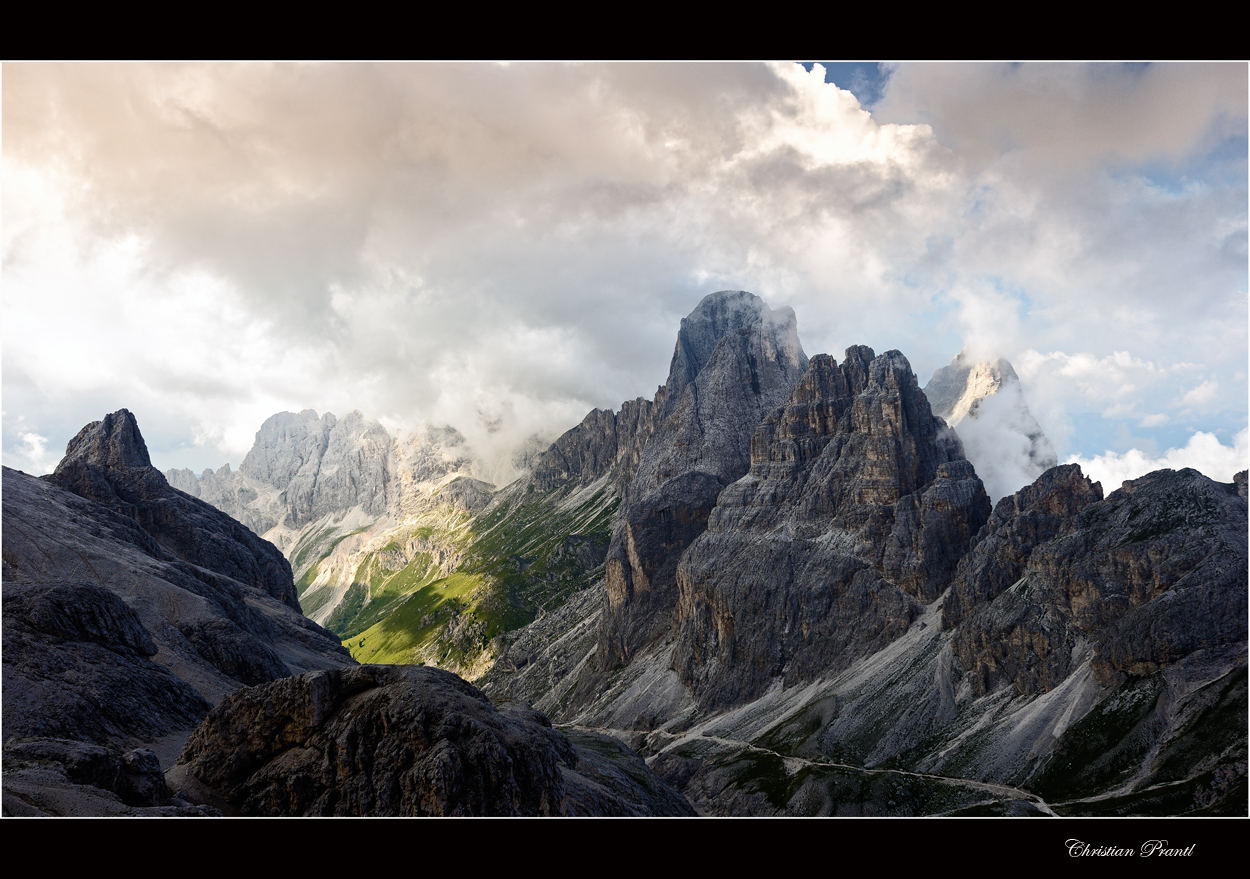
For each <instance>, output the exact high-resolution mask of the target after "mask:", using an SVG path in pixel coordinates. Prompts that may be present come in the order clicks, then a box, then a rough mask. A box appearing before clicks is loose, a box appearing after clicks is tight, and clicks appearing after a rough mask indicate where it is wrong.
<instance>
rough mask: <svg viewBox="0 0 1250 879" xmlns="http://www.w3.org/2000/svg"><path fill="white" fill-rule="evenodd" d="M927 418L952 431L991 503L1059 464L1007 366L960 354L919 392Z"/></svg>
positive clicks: (997, 361) (1021, 389)
mask: <svg viewBox="0 0 1250 879" xmlns="http://www.w3.org/2000/svg"><path fill="white" fill-rule="evenodd" d="M924 392H925V396H926V397H928V399H929V405H930V406H931V407H932V408H933V414H934V415H936V416H938V417H939V418H941V419H944V420H945V421H946V423H947V424H948V425H949V426H951V427H953V428H955V429H956V431H957V432H958V433H959V438H960V439H961V440H962V441H963V444H964V452H965V453H966V454H967V456H968V460H970V461H972V463H973V465H974V466H975V467H976V468H977V475H978V476H980V477H981V479H982V480H983V481H984V483H985V489H986V491H987V492H988V493H989V495H990V497H991V498H992V499H994V500H997V499H998V498H1000V497H1004V496H1006V495H1009V494H1011V493H1013V492H1015V491H1016V490H1017V489H1019V488H1021V487H1022V486H1025V485H1028V484H1029V483H1030V482H1032V481H1033V480H1034V479H1036V478H1037V477H1038V476H1040V475H1041V474H1042V473H1043V472H1045V471H1046V470H1048V469H1050V468H1051V467H1054V466H1055V465H1056V464H1058V463H1059V461H1058V458H1056V456H1055V450H1054V448H1053V447H1052V446H1051V444H1050V440H1048V439H1047V438H1046V434H1045V433H1043V431H1042V428H1041V426H1040V425H1039V424H1038V423H1037V420H1036V419H1034V418H1033V416H1032V415H1031V414H1030V413H1029V407H1028V404H1027V403H1026V402H1025V400H1024V389H1023V387H1022V386H1021V384H1020V379H1019V377H1018V376H1017V375H1016V371H1015V370H1014V369H1013V368H1012V366H1011V364H1010V363H1009V362H1007V361H1006V360H1004V359H1003V358H1001V357H999V358H997V359H996V360H993V361H985V362H980V363H974V362H973V361H972V360H971V359H970V358H968V357H967V356H966V354H965V353H964V352H961V353H960V354H959V356H958V357H956V358H955V359H954V360H952V361H951V363H950V365H949V366H944V367H942V368H941V369H939V370H938V371H937V372H935V373H934V374H933V378H931V379H930V380H929V384H927V385H926V386H925V389H924Z"/></svg>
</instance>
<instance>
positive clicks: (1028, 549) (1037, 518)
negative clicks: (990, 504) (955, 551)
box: [942, 464, 1102, 629]
mask: <svg viewBox="0 0 1250 879" xmlns="http://www.w3.org/2000/svg"><path fill="white" fill-rule="evenodd" d="M1101 500H1102V485H1101V484H1100V483H1097V482H1090V481H1089V479H1088V478H1086V477H1085V476H1084V475H1082V473H1081V468H1080V467H1079V466H1078V465H1076V464H1065V465H1063V466H1062V467H1053V468H1051V469H1050V470H1047V471H1046V472H1045V473H1043V474H1042V475H1041V476H1039V477H1038V478H1037V481H1036V482H1034V483H1033V484H1032V485H1027V486H1025V487H1024V488H1022V489H1020V490H1019V491H1018V492H1016V493H1015V494H1013V495H1011V496H1009V497H1005V498H1003V499H1002V500H1000V501H999V502H998V503H997V504H996V505H995V507H994V512H993V513H992V514H991V515H990V519H989V521H988V522H987V523H986V524H985V528H984V529H983V530H982V531H981V532H980V533H979V534H978V535H977V537H976V539H975V540H974V541H973V544H972V547H971V549H970V551H969V552H968V554H967V555H966V556H964V557H963V559H961V560H960V562H959V568H958V570H957V571H956V573H955V578H954V582H953V583H952V587H951V593H950V595H949V596H947V599H946V602H945V604H944V606H943V608H942V624H943V626H944V627H945V628H948V629H949V628H952V627H954V626H955V625H957V624H958V623H959V621H960V620H962V619H963V618H964V616H965V615H966V614H967V612H968V611H969V610H971V609H972V608H974V607H976V606H977V605H980V604H986V603H988V602H990V601H993V600H994V599H995V598H997V597H998V596H999V595H1001V594H1002V593H1003V592H1004V591H1006V590H1007V589H1008V587H1010V586H1012V585H1013V584H1014V583H1015V582H1016V581H1017V580H1019V579H1020V576H1021V575H1022V574H1023V573H1024V569H1025V567H1026V566H1027V565H1028V562H1029V558H1030V557H1031V556H1032V554H1033V550H1034V549H1036V548H1037V547H1038V546H1041V545H1042V544H1043V543H1046V542H1048V541H1050V540H1053V539H1054V538H1056V537H1058V536H1060V535H1061V534H1065V533H1067V532H1068V531H1069V530H1070V529H1071V528H1072V526H1073V525H1074V524H1075V520H1076V516H1077V514H1078V513H1080V512H1081V511H1082V510H1084V509H1085V508H1086V507H1088V506H1089V505H1090V504H1094V503H1097V502H1099V501H1101Z"/></svg>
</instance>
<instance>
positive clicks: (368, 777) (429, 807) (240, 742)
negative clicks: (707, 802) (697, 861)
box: [170, 666, 694, 816]
mask: <svg viewBox="0 0 1250 879" xmlns="http://www.w3.org/2000/svg"><path fill="white" fill-rule="evenodd" d="M596 746H597V742H596V741H594V740H593V739H592V738H584V739H583V740H582V749H583V751H587V752H589V753H587V754H586V756H585V757H583V756H581V755H579V752H578V749H577V748H575V747H574V745H573V744H572V743H571V742H570V741H569V739H568V738H567V737H565V736H564V735H563V734H562V733H560V732H558V731H556V730H554V729H552V728H551V724H550V723H549V722H548V721H547V719H546V718H545V717H544V716H543V715H541V714H539V713H538V712H536V711H533V710H532V709H529V708H527V707H525V706H522V705H507V706H504V709H503V710H502V711H501V710H497V709H496V708H495V707H494V706H492V705H491V703H490V702H489V701H488V700H487V699H486V697H485V696H483V695H482V694H481V693H480V692H479V691H478V690H477V689H476V688H474V687H472V686H470V685H469V684H468V683H466V682H465V681H463V680H461V679H460V678H458V677H456V676H455V675H453V674H451V673H449V672H445V671H440V670H438V669H432V668H423V667H419V666H361V667H358V668H351V669H344V670H342V671H323V672H311V673H308V674H304V675H300V676H298V677H293V678H288V679H286V680H283V681H278V682H276V683H273V684H268V685H266V686H264V687H257V688H253V689H248V690H241V691H239V692H238V693H235V694H233V695H232V696H229V697H227V698H226V700H225V701H224V702H223V703H222V704H221V705H220V706H218V707H217V708H216V709H214V711H213V712H212V713H211V714H210V715H209V717H208V719H207V720H206V721H205V722H204V723H203V724H202V725H201V726H200V727H199V729H197V730H196V732H195V735H194V736H192V738H191V739H190V740H189V741H188V742H187V745H186V748H185V749H184V750H183V753H182V756H181V758H180V760H179V764H178V766H177V767H175V769H174V770H173V772H171V774H170V775H171V779H173V780H175V781H176V782H177V783H179V784H181V785H183V786H184V787H186V788H187V789H188V790H189V791H192V792H193V793H192V794H191V795H192V796H194V797H195V798H197V799H203V800H207V801H209V802H212V803H214V804H220V806H221V807H222V809H223V810H224V811H226V812H227V813H232V814H244V815H409V816H419V815H462V816H469V815H478V816H483V815H495V816H508V815H612V814H617V815H655V814H667V815H692V814H694V812H693V810H692V809H691V808H690V806H689V804H687V803H686V802H685V800H683V799H682V798H681V796H680V795H679V794H677V793H676V792H675V791H673V790H672V789H671V788H669V787H668V786H667V785H665V784H664V783H663V782H661V781H660V780H659V779H658V778H656V777H655V776H654V775H653V774H652V773H651V772H650V771H649V770H647V769H646V766H645V764H643V763H642V761H641V760H638V758H637V756H636V755H632V754H630V753H629V752H627V751H626V749H624V748H623V747H621V746H620V745H619V744H615V743H614V744H613V746H612V747H613V748H614V749H615V751H616V752H617V753H614V754H612V755H611V756H612V757H615V759H606V760H605V759H604V758H603V756H602V755H599V756H598V758H597V759H596V756H595V754H594V752H595V751H596V750H598V751H602V750H603V748H602V747H601V746H599V747H596ZM631 760H632V761H633V762H632V765H631V764H630V762H629V761H631ZM622 765H624V766H628V767H629V768H630V769H632V770H633V772H634V773H635V774H636V777H635V778H631V777H630V774H629V772H627V771H623V770H622V769H620V768H616V767H619V766H622ZM579 770H580V772H579Z"/></svg>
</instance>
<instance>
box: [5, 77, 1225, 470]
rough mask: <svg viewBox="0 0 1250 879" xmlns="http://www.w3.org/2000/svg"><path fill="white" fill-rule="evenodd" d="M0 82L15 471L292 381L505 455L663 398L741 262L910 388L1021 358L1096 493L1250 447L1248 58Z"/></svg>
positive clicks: (229, 454)
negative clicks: (680, 348)
mask: <svg viewBox="0 0 1250 879" xmlns="http://www.w3.org/2000/svg"><path fill="white" fill-rule="evenodd" d="M0 75H2V79H3V120H2V121H3V150H4V151H3V179H2V186H3V190H2V193H0V195H2V198H3V246H4V255H3V349H4V350H3V458H4V463H5V464H6V465H7V466H10V467H17V468H20V469H22V470H25V471H27V472H30V473H35V474H41V473H46V472H49V471H50V470H51V469H52V468H53V467H55V466H56V463H57V461H58V460H59V459H60V457H61V455H62V453H63V451H64V448H65V444H66V442H67V441H68V440H69V439H70V438H71V437H72V436H73V435H74V434H75V433H76V432H77V431H78V430H79V429H80V428H81V427H82V426H83V425H84V424H86V423H88V422H90V421H94V420H98V419H99V418H101V417H102V416H103V415H104V414H105V413H107V412H111V411H115V410H116V409H119V408H122V407H125V408H128V409H130V410H131V411H133V412H134V413H135V415H136V417H137V418H138V421H139V424H140V427H141V428H142V430H143V432H144V436H145V437H146V439H147V441H148V445H149V449H150V451H151V453H152V458H153V462H154V463H155V464H156V465H157V466H158V467H160V468H161V469H165V468H169V467H191V468H193V469H195V470H196V471H197V472H198V471H200V470H202V469H204V468H206V467H212V468H217V467H220V466H221V465H222V464H224V463H227V462H229V463H231V464H232V465H233V466H235V467H237V466H238V464H239V462H240V461H241V460H242V458H243V455H244V454H245V453H246V452H247V450H248V449H249V448H250V446H251V444H252V440H253V435H254V434H255V432H256V430H257V429H258V428H259V427H260V425H261V423H262V422H263V421H264V420H265V419H266V418H267V417H268V416H270V415H272V414H274V413H275V412H279V411H283V410H290V411H299V410H302V409H315V410H317V411H318V412H325V411H332V412H334V413H336V414H338V415H343V414H345V413H347V412H348V411H350V410H353V409H359V410H360V411H361V412H362V413H363V414H364V415H365V416H366V417H367V418H376V419H378V420H380V421H381V422H382V423H383V424H385V425H386V426H387V427H388V428H389V429H391V430H392V431H400V432H401V433H404V432H407V431H411V430H414V429H416V428H417V427H419V426H420V425H421V424H424V423H437V424H444V423H449V424H452V425H454V426H456V427H457V428H459V429H460V430H461V431H462V432H463V433H464V434H465V436H466V437H467V438H468V440H469V442H470V444H471V445H472V446H473V448H474V449H475V450H476V451H477V453H478V454H479V455H481V456H482V457H483V458H484V459H488V460H498V461H501V462H506V460H507V456H508V451H509V450H510V449H511V448H512V447H514V446H515V445H517V444H518V443H520V442H521V441H523V440H524V439H525V438H526V437H529V436H531V435H534V434H539V435H540V436H543V437H545V438H548V439H554V438H555V437H556V436H557V435H559V433H561V432H562V431H564V430H566V429H568V428H569V427H571V426H573V425H574V424H576V423H577V422H579V421H580V420H581V418H582V416H583V415H585V413H586V412H587V411H588V410H589V409H590V408H592V407H596V406H599V407H617V406H619V405H620V403H621V402H622V401H623V400H626V399H632V398H634V397H638V396H646V397H650V396H651V395H652V394H653V393H654V392H655V389H656V386H657V385H658V384H659V383H660V382H662V381H663V379H664V377H665V375H666V374H667V369H668V362H669V358H670V356H671V354H672V347H673V342H674V339H675V337H676V332H677V327H678V323H679V321H680V319H681V318H682V317H683V316H684V315H686V314H687V313H688V312H689V311H690V310H691V309H692V308H694V306H695V305H696V304H697V303H698V302H699V300H700V299H701V298H702V297H703V296H704V295H706V294H708V293H711V292H714V291H717V290H724V289H744V290H749V291H751V292H753V293H756V294H758V295H759V296H761V297H763V299H764V300H765V301H766V302H768V304H769V305H770V306H772V307H774V308H776V307H778V306H781V305H789V306H791V307H793V309H794V310H795V312H796V314H797V315H798V327H799V335H800V338H801V339H802V342H803V346H804V349H805V350H806V351H807V353H808V354H809V355H810V354H816V353H821V352H829V353H831V354H833V355H834V356H835V357H837V358H839V360H840V359H841V357H842V352H843V350H844V349H845V348H846V347H848V346H850V345H853V344H866V345H870V346H872V347H873V348H875V349H876V350H877V351H878V352H882V351H885V350H888V349H891V348H897V349H899V350H901V351H902V352H903V353H904V354H905V355H906V356H907V357H908V359H909V360H910V361H911V364H912V367H913V369H914V370H915V371H916V373H917V375H918V376H919V378H920V381H921V383H922V384H923V383H925V382H927V381H928V379H929V377H930V376H931V375H932V374H933V372H934V370H935V369H937V368H939V367H941V366H944V365H945V364H947V363H949V362H950V360H951V358H952V357H954V356H955V355H956V354H957V353H959V351H960V350H961V349H964V348H967V349H968V350H969V351H970V352H971V353H973V354H977V355H978V356H980V355H985V356H991V355H1001V356H1004V357H1006V358H1008V359H1009V360H1010V361H1011V362H1012V363H1013V364H1014V366H1015V368H1016V371H1017V372H1018V373H1019V375H1020V377H1021V380H1022V382H1023V385H1024V389H1025V394H1026V398H1027V400H1028V403H1029V406H1030V409H1031V410H1032V411H1033V414H1034V415H1035V416H1036V418H1037V420H1038V421H1039V422H1040V424H1041V425H1042V427H1043V428H1044V430H1045V431H1046V433H1047V434H1048V435H1049V437H1050V438H1051V440H1052V441H1053V443H1054V445H1055V448H1056V450H1057V451H1058V453H1059V459H1060V461H1078V462H1079V463H1081V464H1082V466H1083V467H1085V468H1086V472H1088V473H1090V474H1091V475H1093V476H1094V478H1098V479H1102V480H1103V482H1104V487H1105V488H1106V489H1107V490H1110V489H1111V488H1114V487H1116V486H1118V484H1119V481H1120V480H1122V479H1124V478H1130V477H1133V476H1137V475H1141V474H1143V473H1145V472H1148V471H1149V470H1151V469H1155V468H1157V467H1160V466H1168V467H1183V466H1192V467H1196V468H1198V469H1200V470H1202V471H1203V472H1204V473H1206V474H1207V475H1209V476H1212V477H1213V478H1216V479H1220V480H1223V481H1228V480H1230V479H1231V478H1232V474H1233V473H1234V472H1236V471H1237V470H1241V469H1244V468H1246V466H1247V462H1248V459H1250V451H1248V449H1247V394H1248V389H1247V323H1248V314H1247V186H1246V182H1247V76H1248V69H1247V65H1246V64H1244V63H1229V64H1214V63H1201V64H1180V63H1161V64H1132V65H1122V64H982V63H976V64H882V65H863V64H860V65H853V66H848V65H841V64H837V65H832V64H831V65H829V66H828V67H826V66H824V65H820V64H815V65H812V64H808V65H799V64H794V63H789V62H785V63H774V64H737V63H731V64H703V63H695V64H650V63H636V64H609V65H601V64H534V63H514V64H485V63H483V64H432V63H429V64H19V63H9V64H5V65H4V66H3V69H2V71H0ZM499 466H500V469H499V472H498V475H499V477H501V478H506V477H507V476H508V475H509V474H508V468H507V465H506V463H502V464H500V465H499ZM1108 483H1110V484H1108Z"/></svg>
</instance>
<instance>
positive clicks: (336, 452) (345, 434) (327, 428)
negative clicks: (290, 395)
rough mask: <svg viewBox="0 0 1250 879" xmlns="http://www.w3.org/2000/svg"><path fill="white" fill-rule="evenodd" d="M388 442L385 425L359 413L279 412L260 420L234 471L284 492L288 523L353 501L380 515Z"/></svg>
mask: <svg viewBox="0 0 1250 879" xmlns="http://www.w3.org/2000/svg"><path fill="white" fill-rule="evenodd" d="M392 446H393V440H392V438H391V436H390V434H388V433H387V432H386V429H385V428H383V427H382V425H380V424H378V423H377V422H376V421H370V422H367V421H365V419H364V416H363V415H361V414H360V412H355V411H353V412H349V413H348V414H347V415H346V416H344V417H343V418H341V419H340V418H335V417H334V415H333V414H331V413H329V412H327V413H326V414H325V415H323V416H322V417H321V418H320V419H318V418H317V413H316V412H314V411H312V410H311V409H305V410H304V411H303V412H300V413H299V414H298V415H293V414H292V413H290V412H280V413H278V414H277V415H274V416H271V417H270V418H269V419H268V420H266V421H265V423H264V424H263V425H261V428H260V430H259V431H257V433H256V443H255V445H253V446H252V450H251V451H250V452H248V453H247V457H245V458H244V459H243V463H242V465H241V466H240V467H239V470H240V471H241V472H243V473H245V474H247V475H248V476H251V477H252V478H254V479H256V480H257V481H259V482H262V483H264V484H266V485H270V486H273V487H275V488H278V489H280V490H282V491H283V492H285V494H286V504H287V510H288V515H287V524H288V525H290V526H294V527H298V526H300V525H304V524H306V523H308V522H310V521H312V520H314V519H318V518H320V517H322V516H325V515H326V514H328V513H337V512H341V511H343V510H348V509H351V508H352V507H355V506H360V507H361V508H362V509H363V510H364V512H366V513H368V514H371V515H381V514H383V513H385V512H386V511H387V510H388V508H389V506H390V505H391V503H392V501H393V500H394V498H393V497H392V492H393V491H394V486H393V484H392V482H393V477H394V469H393V468H394V462H393V460H392V458H393V449H392Z"/></svg>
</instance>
